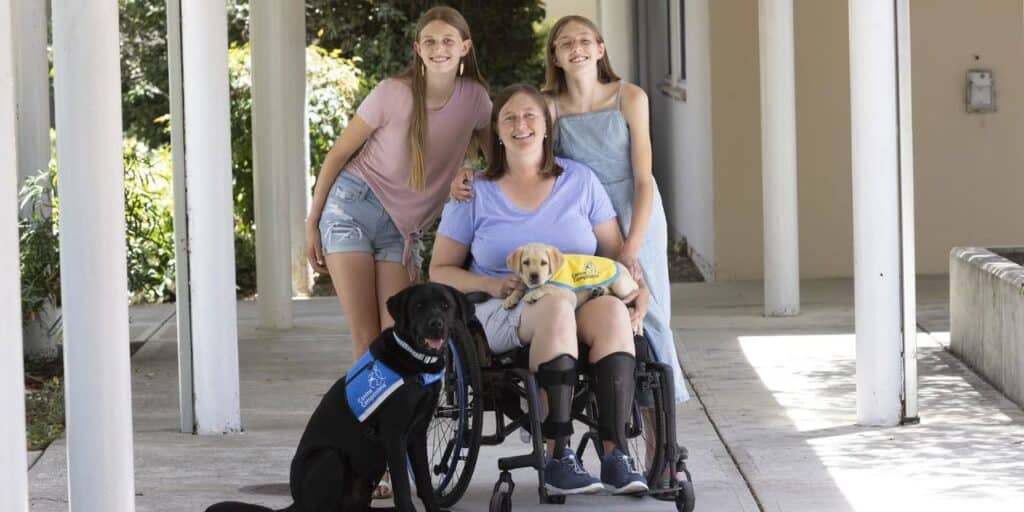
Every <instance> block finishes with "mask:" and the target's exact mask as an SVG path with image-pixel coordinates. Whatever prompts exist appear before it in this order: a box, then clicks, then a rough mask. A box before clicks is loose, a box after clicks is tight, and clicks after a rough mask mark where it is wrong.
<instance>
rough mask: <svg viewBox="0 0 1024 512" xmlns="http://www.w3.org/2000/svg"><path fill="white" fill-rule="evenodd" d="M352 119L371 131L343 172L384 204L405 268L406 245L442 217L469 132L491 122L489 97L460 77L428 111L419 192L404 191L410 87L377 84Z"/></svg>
mask: <svg viewBox="0 0 1024 512" xmlns="http://www.w3.org/2000/svg"><path fill="white" fill-rule="evenodd" d="M356 115H358V116H359V117H360V118H361V119H362V120H363V121H365V122H366V124H367V125H369V126H370V127H371V128H373V129H374V131H373V133H372V134H371V135H370V138H369V139H367V141H366V143H365V144H364V145H363V149H362V150H361V151H359V154H357V155H356V156H355V157H354V158H352V160H350V161H349V163H348V165H347V166H346V167H345V170H346V172H351V173H352V174H354V175H356V176H359V177H360V178H362V179H363V181H365V182H366V183H367V185H369V186H370V189H371V190H373V193H374V194H375V195H376V196H377V198H378V199H380V202H381V204H382V205H384V209H385V210H387V212H388V214H389V215H390V216H391V220H392V221H394V223H395V226H396V227H397V228H398V230H399V231H400V232H401V233H402V235H403V236H404V237H405V239H406V251H405V252H406V255H405V257H404V258H403V261H404V262H405V263H406V264H407V265H408V263H409V259H408V258H409V247H410V242H411V240H412V239H415V238H418V237H419V234H420V232H421V231H422V230H424V229H426V228H428V227H429V226H430V223H432V222H433V221H434V219H435V218H436V217H437V215H438V214H439V213H440V212H441V208H442V207H444V202H445V199H446V198H447V197H448V190H449V185H450V183H451V181H452V179H453V178H454V177H455V173H456V172H457V171H458V170H459V169H460V168H461V167H462V161H463V159H464V157H465V155H466V147H467V146H468V145H469V141H470V138H471V137H472V135H473V132H474V131H476V130H480V129H482V128H484V127H485V126H487V123H489V122H490V116H491V99H490V96H488V93H487V90H486V89H484V87H483V85H481V84H480V83H479V82H477V81H475V80H470V79H466V78H461V77H460V78H457V79H456V80H455V90H454V91H453V92H452V96H451V98H449V99H448V102H447V103H445V105H444V106H443V107H441V108H440V109H438V110H428V111H427V130H426V136H427V140H426V153H427V154H426V169H425V171H426V172H425V175H424V182H425V186H424V188H423V190H422V191H420V192H414V191H412V190H410V189H409V172H410V168H411V165H412V164H411V162H412V158H411V155H410V144H409V124H410V122H411V119H412V89H411V88H410V86H409V85H408V84H407V83H406V82H405V81H403V80H400V79H395V78H389V79H387V80H384V81H382V82H381V83H379V84H377V86H376V87H374V88H373V91H371V92H370V95H369V96H367V97H366V99H365V100H363V103H362V104H361V105H359V109H358V110H357V111H356Z"/></svg>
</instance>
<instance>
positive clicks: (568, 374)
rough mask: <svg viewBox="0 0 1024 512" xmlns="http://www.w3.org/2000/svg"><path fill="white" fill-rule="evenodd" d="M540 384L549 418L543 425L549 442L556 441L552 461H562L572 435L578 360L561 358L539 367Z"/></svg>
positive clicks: (542, 428) (538, 380)
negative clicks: (573, 396)
mask: <svg viewBox="0 0 1024 512" xmlns="http://www.w3.org/2000/svg"><path fill="white" fill-rule="evenodd" d="M537 383H538V384H540V387H542V388H544V391H545V392H547V395H548V416H547V418H545V419H544V423H542V424H541V432H542V433H543V435H544V437H545V438H547V439H554V440H555V450H554V453H549V454H548V455H549V456H550V457H552V458H561V457H562V452H564V451H565V446H566V444H567V442H568V440H569V436H571V435H572V421H570V417H571V416H570V415H571V413H572V393H573V390H574V388H575V387H576V358H574V357H572V356H570V355H569V354H562V355H560V356H558V357H556V358H554V359H552V360H550V361H548V362H546V363H543V364H541V365H539V366H537Z"/></svg>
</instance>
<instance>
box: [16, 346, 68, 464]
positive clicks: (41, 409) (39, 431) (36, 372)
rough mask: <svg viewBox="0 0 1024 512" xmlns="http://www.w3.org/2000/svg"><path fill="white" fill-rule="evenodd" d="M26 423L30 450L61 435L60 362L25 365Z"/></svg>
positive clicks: (61, 369)
mask: <svg viewBox="0 0 1024 512" xmlns="http://www.w3.org/2000/svg"><path fill="white" fill-rule="evenodd" d="M25 423H26V425H25V426H26V429H25V430H26V437H27V439H26V441H27V443H28V449H29V450H42V449H44V448H46V447H47V446H49V445H50V443H52V442H53V440H54V439H57V438H58V437H60V436H61V435H62V434H63V433H64V375H63V362H62V361H61V360H60V359H55V360H53V361H46V362H30V361H26V363H25Z"/></svg>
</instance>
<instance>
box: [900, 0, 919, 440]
mask: <svg viewBox="0 0 1024 512" xmlns="http://www.w3.org/2000/svg"><path fill="white" fill-rule="evenodd" d="M896 32H897V37H896V68H897V79H898V81H899V93H898V94H899V99H898V101H899V105H900V106H899V109H900V110H899V113H900V117H899V119H900V128H899V129H900V135H899V137H900V252H901V255H902V260H901V264H902V267H903V268H902V280H901V281H902V282H901V284H902V291H903V333H904V335H903V418H902V421H903V422H904V423H907V422H916V421H917V264H916V259H915V255H916V254H917V250H916V248H915V246H914V243H915V242H914V241H915V237H914V221H915V220H914V129H913V127H914V123H913V120H914V112H913V108H912V107H913V99H912V96H911V86H910V85H911V76H910V53H911V52H910V0H896Z"/></svg>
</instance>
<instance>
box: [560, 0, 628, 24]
mask: <svg viewBox="0 0 1024 512" xmlns="http://www.w3.org/2000/svg"><path fill="white" fill-rule="evenodd" d="M598 1H599V0H548V1H547V2H544V4H545V9H546V11H547V13H546V15H545V16H546V18H545V21H547V22H548V23H554V22H555V21H558V18H561V17H562V16H568V15H570V14H578V15H580V16H586V17H587V18H590V19H591V20H593V21H594V22H595V23H597V22H598V15H599V13H598ZM619 1H622V0H619Z"/></svg>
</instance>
